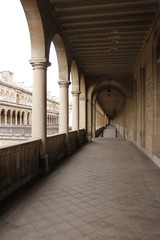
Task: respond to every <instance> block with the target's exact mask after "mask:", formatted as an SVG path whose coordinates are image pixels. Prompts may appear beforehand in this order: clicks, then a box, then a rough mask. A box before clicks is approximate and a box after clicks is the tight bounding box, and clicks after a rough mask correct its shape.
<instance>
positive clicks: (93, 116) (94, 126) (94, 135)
mask: <svg viewBox="0 0 160 240" xmlns="http://www.w3.org/2000/svg"><path fill="white" fill-rule="evenodd" d="M96 115H97V113H96V104H95V102H94V103H92V137H93V138H95V137H96V122H97V121H96Z"/></svg>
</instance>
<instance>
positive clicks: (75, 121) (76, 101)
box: [72, 91, 80, 131]
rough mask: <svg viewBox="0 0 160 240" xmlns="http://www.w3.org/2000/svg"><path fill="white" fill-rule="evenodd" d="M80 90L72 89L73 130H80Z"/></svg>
mask: <svg viewBox="0 0 160 240" xmlns="http://www.w3.org/2000/svg"><path fill="white" fill-rule="evenodd" d="M79 94H80V92H79V91H72V130H73V131H79Z"/></svg>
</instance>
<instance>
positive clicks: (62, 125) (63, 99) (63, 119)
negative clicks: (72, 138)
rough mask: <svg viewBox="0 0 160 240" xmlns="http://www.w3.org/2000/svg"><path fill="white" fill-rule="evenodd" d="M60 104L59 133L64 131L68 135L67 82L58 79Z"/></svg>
mask: <svg viewBox="0 0 160 240" xmlns="http://www.w3.org/2000/svg"><path fill="white" fill-rule="evenodd" d="M58 84H59V87H60V105H59V133H66V134H67V136H68V82H67V81H62V80H61V81H59V82H58Z"/></svg>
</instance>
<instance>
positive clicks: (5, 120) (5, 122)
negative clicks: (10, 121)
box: [4, 112, 7, 125]
mask: <svg viewBox="0 0 160 240" xmlns="http://www.w3.org/2000/svg"><path fill="white" fill-rule="evenodd" d="M4 125H7V113H6V112H5V114H4Z"/></svg>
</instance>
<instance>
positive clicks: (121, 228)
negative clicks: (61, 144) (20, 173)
mask: <svg viewBox="0 0 160 240" xmlns="http://www.w3.org/2000/svg"><path fill="white" fill-rule="evenodd" d="M0 239H2V240H10V239H11V240H36V239H38V240H72V239H74V240H102V239H103V240H110V239H113V240H138V239H143V240H159V239H160V170H159V168H158V167H156V165H154V163H153V162H152V161H150V160H149V159H148V158H147V157H146V156H144V155H143V154H142V153H141V152H140V151H139V150H137V149H136V147H135V146H133V145H132V144H131V143H128V142H126V141H124V140H122V139H120V138H117V139H116V138H114V139H111V138H96V139H94V140H93V142H91V143H88V144H86V145H85V146H84V147H83V148H81V149H79V151H78V152H76V153H75V154H73V155H72V156H71V157H70V158H69V159H67V160H66V161H65V163H64V164H62V165H61V166H59V167H58V168H57V170H55V171H54V172H53V173H51V174H50V175H48V176H47V177H44V178H43V179H40V180H39V181H37V182H35V183H34V184H33V186H32V187H31V188H30V189H26V191H24V192H23V193H22V192H21V193H20V196H19V197H17V198H15V199H14V201H13V202H12V203H10V204H9V205H8V206H6V207H5V211H3V212H2V210H1V216H0Z"/></svg>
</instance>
